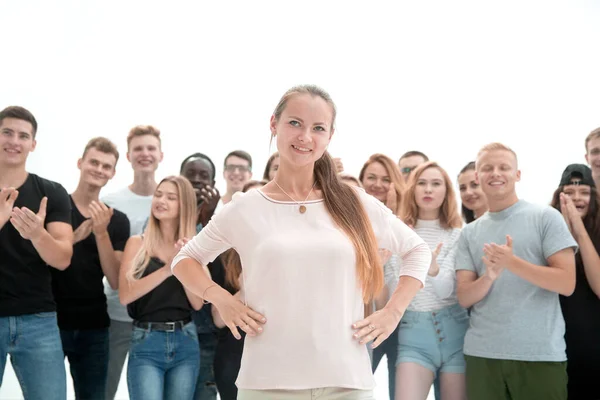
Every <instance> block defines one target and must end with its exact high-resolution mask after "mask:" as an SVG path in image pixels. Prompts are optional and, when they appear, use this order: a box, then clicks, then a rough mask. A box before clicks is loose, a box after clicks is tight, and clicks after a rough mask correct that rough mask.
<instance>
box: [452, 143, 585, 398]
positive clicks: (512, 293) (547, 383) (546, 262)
mask: <svg viewBox="0 0 600 400" xmlns="http://www.w3.org/2000/svg"><path fill="white" fill-rule="evenodd" d="M476 164H477V167H476V168H477V178H478V180H479V182H480V184H481V188H482V190H483V192H484V193H485V195H486V196H487V199H488V204H489V207H490V210H489V212H488V213H486V214H484V215H483V216H481V217H480V218H478V219H477V220H475V221H474V222H472V223H470V224H468V225H466V226H465V227H464V228H463V231H462V233H461V237H460V240H459V244H458V251H457V256H456V264H455V265H456V270H457V272H456V279H457V295H458V300H459V302H460V304H461V305H462V306H463V307H465V308H469V307H472V309H471V323H470V326H469V329H468V330H467V334H466V336H465V344H464V354H465V358H466V360H467V370H466V380H467V395H468V397H469V398H470V399H486V400H496V399H497V400H504V399H506V400H508V399H511V400H531V399H544V400H554V399H556V400H566V398H567V374H566V354H565V340H564V334H565V323H564V320H563V317H562V313H561V309H560V304H559V296H558V295H559V294H562V295H564V296H569V295H570V294H571V293H572V292H573V290H574V289H575V257H574V249H576V248H577V243H576V242H575V240H574V239H573V237H572V236H571V233H570V232H569V229H568V227H567V225H566V223H565V220H564V219H563V217H562V216H561V214H560V213H559V212H558V211H557V210H555V209H553V208H551V207H550V206H539V205H534V204H531V203H528V202H526V201H524V200H519V198H518V197H517V193H516V190H515V183H516V182H518V181H519V180H520V177H521V171H519V169H518V165H517V156H516V154H515V152H514V151H512V150H511V149H510V148H508V147H506V146H505V145H503V144H500V143H492V144H489V145H487V146H484V147H483V148H482V149H481V150H480V151H479V154H478V156H477V161H476Z"/></svg>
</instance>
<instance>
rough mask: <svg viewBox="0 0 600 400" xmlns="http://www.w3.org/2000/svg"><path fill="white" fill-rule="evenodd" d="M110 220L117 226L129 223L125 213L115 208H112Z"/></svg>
mask: <svg viewBox="0 0 600 400" xmlns="http://www.w3.org/2000/svg"><path fill="white" fill-rule="evenodd" d="M107 205H108V204H107ZM109 207H110V206H109ZM110 222H111V223H112V224H114V225H117V226H124V225H129V218H128V217H127V214H125V213H124V212H123V211H119V210H117V209H116V208H113V215H112V218H111V220H110Z"/></svg>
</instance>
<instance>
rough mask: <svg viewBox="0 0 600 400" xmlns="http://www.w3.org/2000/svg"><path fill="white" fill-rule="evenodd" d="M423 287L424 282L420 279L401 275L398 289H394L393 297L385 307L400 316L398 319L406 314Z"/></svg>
mask: <svg viewBox="0 0 600 400" xmlns="http://www.w3.org/2000/svg"><path fill="white" fill-rule="evenodd" d="M422 287H423V284H422V282H421V281H420V280H418V279H416V278H413V277H412V276H401V277H400V280H399V281H398V286H396V290H394V293H392V297H391V298H390V300H389V301H388V302H387V304H386V305H385V307H384V308H386V309H389V310H390V311H392V312H393V313H394V314H396V315H397V316H398V317H399V318H398V319H400V318H401V317H402V315H404V312H405V311H406V308H407V307H408V305H409V304H410V302H411V301H412V299H413V298H414V297H415V295H416V294H417V292H418V291H419V290H421V288H422Z"/></svg>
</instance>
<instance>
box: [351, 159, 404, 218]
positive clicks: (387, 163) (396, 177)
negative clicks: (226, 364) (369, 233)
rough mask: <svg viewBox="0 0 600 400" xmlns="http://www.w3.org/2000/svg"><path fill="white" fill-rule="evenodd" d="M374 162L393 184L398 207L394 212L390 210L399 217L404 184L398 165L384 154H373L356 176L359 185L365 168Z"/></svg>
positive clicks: (363, 176)
mask: <svg viewBox="0 0 600 400" xmlns="http://www.w3.org/2000/svg"><path fill="white" fill-rule="evenodd" d="M375 162H378V163H380V164H381V165H383V168H385V170H386V172H387V174H388V175H389V176H390V180H391V181H392V183H393V184H394V190H395V191H396V199H397V202H398V207H397V209H396V210H392V212H393V213H394V214H396V215H400V212H401V209H402V200H403V197H404V190H405V188H406V184H405V183H404V178H403V177H402V173H401V172H400V168H398V164H396V163H395V162H394V161H393V160H392V159H391V158H389V157H388V156H386V155H385V154H379V153H376V154H373V155H372V156H371V157H369V159H368V160H367V162H366V163H365V164H364V165H363V167H362V169H361V170H360V174H358V180H359V181H360V183H363V179H364V178H365V171H366V170H367V167H368V166H369V165H371V164H373V163H375ZM363 186H364V184H363Z"/></svg>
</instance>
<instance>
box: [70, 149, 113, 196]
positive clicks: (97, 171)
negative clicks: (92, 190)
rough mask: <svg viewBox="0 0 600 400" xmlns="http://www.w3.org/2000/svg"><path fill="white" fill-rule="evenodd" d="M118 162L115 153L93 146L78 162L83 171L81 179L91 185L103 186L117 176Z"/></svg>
mask: <svg viewBox="0 0 600 400" xmlns="http://www.w3.org/2000/svg"><path fill="white" fill-rule="evenodd" d="M116 164H117V158H116V157H115V155H114V154H111V153H104V152H102V151H100V150H98V149H96V148H94V147H92V148H90V149H89V150H88V151H87V152H86V153H85V155H84V156H83V158H81V159H80V160H79V161H78V162H77V167H78V168H79V170H80V171H81V175H80V180H81V181H82V182H85V183H86V184H87V185H89V186H91V187H96V188H102V187H104V186H105V185H106V184H107V183H108V181H109V180H110V179H112V177H113V176H115V166H116Z"/></svg>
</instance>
